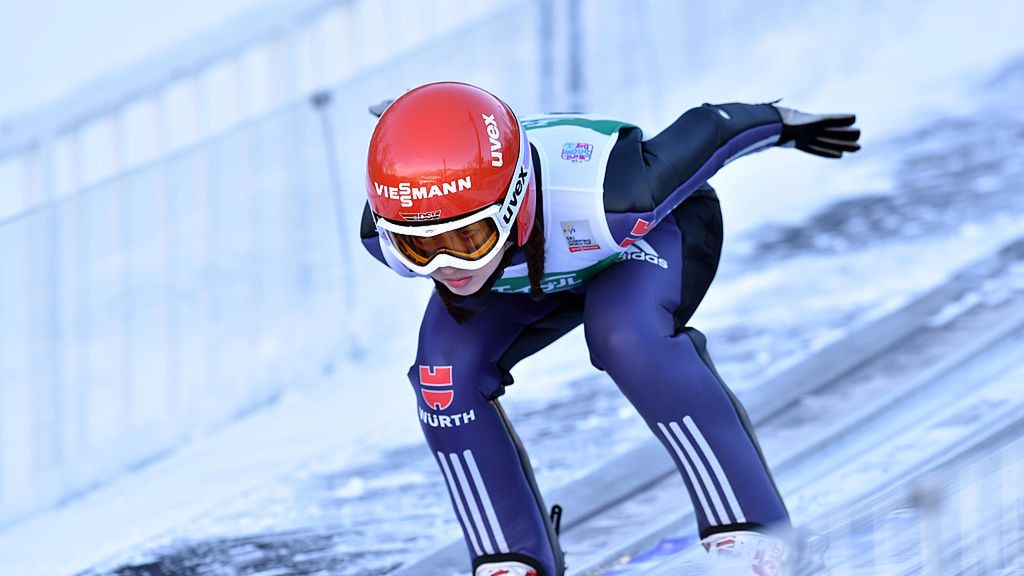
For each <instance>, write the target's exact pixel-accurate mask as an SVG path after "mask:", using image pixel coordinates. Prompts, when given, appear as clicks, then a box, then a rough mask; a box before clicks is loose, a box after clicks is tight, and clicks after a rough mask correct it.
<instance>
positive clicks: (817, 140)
mask: <svg viewBox="0 0 1024 576" xmlns="http://www.w3.org/2000/svg"><path fill="white" fill-rule="evenodd" d="M775 109H776V110H778V111H779V115H780V116H782V135H781V136H780V137H779V143H778V144H776V146H786V147H789V148H797V149H798V150H803V151H804V152H807V153H809V154H816V155H818V156H824V157H825V158H840V157H842V155H843V152H856V151H857V150H860V144H857V139H858V138H860V130H859V129H857V128H852V127H851V126H853V123H854V122H856V121H857V117H856V116H854V115H853V114H808V113H806V112H801V111H799V110H793V109H792V108H783V107H782V106H776V107H775Z"/></svg>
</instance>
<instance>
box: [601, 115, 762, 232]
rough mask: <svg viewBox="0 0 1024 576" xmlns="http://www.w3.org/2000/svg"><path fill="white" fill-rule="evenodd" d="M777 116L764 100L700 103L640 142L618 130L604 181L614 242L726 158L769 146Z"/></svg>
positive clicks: (633, 132)
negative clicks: (617, 137) (757, 102)
mask: <svg viewBox="0 0 1024 576" xmlns="http://www.w3.org/2000/svg"><path fill="white" fill-rule="evenodd" d="M781 132H782V119H781V118H780V116H779V113H778V111H777V110H776V109H775V107H774V106H772V105H770V104H736V103H734V104H716V105H712V104H704V105H703V106H701V107H699V108H694V109H691V110H689V111H687V112H686V113H685V114H683V115H682V116H680V117H679V119H677V120H676V121H675V122H673V123H672V124H671V125H670V126H669V127H668V128H666V129H665V130H663V131H662V132H661V133H660V134H658V135H657V136H655V137H654V138H651V139H649V140H643V134H642V133H641V132H640V130H639V129H638V128H634V127H631V128H624V129H623V130H622V131H621V132H620V134H619V139H618V141H617V142H616V143H615V147H614V148H613V149H612V152H611V154H610V156H609V159H608V170H607V172H606V173H605V179H604V188H605V192H604V200H605V211H606V214H607V218H608V227H609V228H610V229H611V232H612V236H613V237H614V238H615V241H616V242H619V246H622V247H626V246H629V245H630V244H632V243H633V242H635V241H636V240H638V239H640V238H642V237H643V236H644V235H645V234H646V233H647V232H648V231H649V230H650V229H652V228H653V227H654V226H656V225H657V224H658V222H660V221H661V220H662V219H663V218H665V216H667V215H668V214H669V213H671V212H672V210H674V209H675V208H676V206H679V204H681V203H682V202H683V200H685V199H686V198H688V197H689V196H690V195H691V194H693V193H694V192H695V191H696V190H698V189H699V188H700V187H701V186H703V185H704V184H705V182H707V180H708V179H709V178H711V177H712V176H714V174H715V173H716V172H718V171H719V170H720V169H721V168H722V167H723V166H725V165H726V164H728V163H729V162H731V161H733V160H735V159H737V158H739V157H741V156H745V155H747V154H751V153H753V152H757V151H759V150H763V149H765V148H769V147H771V146H774V145H775V144H776V143H778V141H779V135H780V134H781Z"/></svg>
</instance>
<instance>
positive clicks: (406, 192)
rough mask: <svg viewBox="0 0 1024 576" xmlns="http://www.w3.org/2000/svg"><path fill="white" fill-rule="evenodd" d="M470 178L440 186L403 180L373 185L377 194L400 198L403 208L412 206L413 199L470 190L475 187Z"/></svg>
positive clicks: (423, 198)
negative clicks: (392, 183)
mask: <svg viewBox="0 0 1024 576" xmlns="http://www.w3.org/2000/svg"><path fill="white" fill-rule="evenodd" d="M470 178H471V177H470V176H466V177H465V178H458V179H456V180H452V181H450V182H445V183H443V184H441V185H440V186H438V185H437V184H433V185H431V186H429V187H427V186H413V185H412V184H410V183H409V182H402V183H401V184H399V185H398V186H388V185H387V184H381V183H380V182H374V183H373V187H374V188H375V189H376V190H377V196H382V197H384V198H388V199H390V200H398V201H400V202H401V203H402V207H403V208H412V201H413V200H425V199H427V198H434V197H436V196H447V195H449V194H454V193H455V192H462V191H463V190H469V189H470V188H472V187H473V181H472V180H471V179H470Z"/></svg>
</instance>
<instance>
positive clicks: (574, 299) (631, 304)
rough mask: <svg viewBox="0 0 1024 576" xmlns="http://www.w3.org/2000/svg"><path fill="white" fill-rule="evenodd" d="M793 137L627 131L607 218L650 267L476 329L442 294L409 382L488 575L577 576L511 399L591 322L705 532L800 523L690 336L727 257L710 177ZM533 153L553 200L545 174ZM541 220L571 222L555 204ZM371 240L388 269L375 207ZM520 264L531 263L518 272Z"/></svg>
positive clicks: (702, 111)
mask: <svg viewBox="0 0 1024 576" xmlns="http://www.w3.org/2000/svg"><path fill="white" fill-rule="evenodd" d="M781 130H782V121H781V119H780V116H779V113H778V111H777V110H776V109H775V108H774V107H773V106H771V105H768V104H763V105H748V104H723V105H708V104H705V105H704V106H701V107H699V108H695V109H692V110H690V111H688V112H686V113H685V114H683V115H682V116H681V117H680V118H679V119H678V120H676V121H675V122H674V123H673V124H672V125H670V126H669V127H668V128H666V129H665V130H664V131H662V132H661V133H660V134H658V135H657V136H655V137H654V138H651V139H649V140H644V139H643V136H642V134H641V132H640V130H639V129H638V128H636V127H635V126H631V125H625V124H624V125H623V126H622V127H621V128H620V129H619V133H618V140H617V141H616V142H615V144H614V147H613V148H612V150H611V153H610V155H609V156H608V164H607V170H606V172H605V177H604V192H603V194H604V208H605V217H606V218H607V221H608V228H609V229H610V230H611V232H612V235H613V236H614V238H615V241H616V242H621V244H620V245H622V246H629V245H631V244H634V243H636V242H637V241H638V240H639V239H640V238H641V237H642V239H643V240H644V241H645V242H646V244H645V245H644V246H645V247H644V248H643V250H641V251H640V257H623V258H620V259H619V260H618V261H617V262H616V263H614V264H612V265H610V266H609V267H607V268H605V269H604V270H602V271H601V272H599V273H598V274H597V275H596V276H594V277H592V278H590V279H588V280H587V281H586V282H585V283H583V284H581V285H578V286H574V287H572V288H571V289H568V290H562V291H558V292H553V293H550V294H546V295H545V297H544V298H543V299H540V300H533V299H531V298H530V297H529V296H528V295H526V294H521V293H499V292H494V291H492V292H489V293H487V294H485V295H483V297H482V298H479V299H478V300H477V302H476V308H477V309H478V310H477V313H476V315H475V316H473V317H472V318H471V319H470V320H468V321H466V322H464V323H459V322H456V321H455V320H454V319H453V317H452V316H451V315H450V314H449V313H448V311H447V310H446V308H445V305H444V303H443V302H442V300H441V298H440V296H439V295H438V294H437V293H436V292H435V294H434V295H433V296H432V298H431V300H430V302H429V304H428V305H427V309H426V312H425V313H424V316H423V321H422V325H421V328H420V335H419V349H418V352H417V357H416V360H415V363H414V364H413V366H412V368H411V369H410V371H409V379H410V382H411V384H412V386H413V389H414V392H415V394H416V396H417V398H418V404H419V409H418V412H419V414H418V416H419V418H420V420H421V424H422V428H423V432H424V435H425V436H426V440H427V444H428V445H429V447H430V450H431V453H432V455H433V456H434V458H435V459H436V460H437V463H438V466H439V469H440V471H441V473H442V474H443V476H444V479H445V482H446V484H447V486H448V488H449V495H450V497H451V500H452V505H453V508H454V511H455V514H456V516H457V517H458V520H459V522H460V524H461V526H462V529H463V532H464V535H465V538H466V545H467V548H468V550H469V553H470V557H471V558H472V560H473V562H474V566H476V565H479V564H480V563H482V562H487V561H495V560H498V559H517V560H520V561H523V562H526V563H528V564H530V565H532V566H534V567H536V568H537V570H538V572H539V574H541V575H544V576H553V575H560V574H562V573H563V571H564V567H563V558H562V551H561V549H560V547H559V545H558V543H557V538H556V536H555V535H554V532H553V530H552V527H551V524H550V521H549V520H548V515H547V511H546V509H545V506H544V504H543V501H542V499H541V497H540V494H539V493H538V491H537V487H536V483H535V482H534V479H533V474H532V472H531V471H530V464H529V461H528V459H527V456H526V453H525V451H524V450H523V447H522V445H521V443H520V442H519V440H518V438H517V437H516V435H515V433H514V431H513V429H512V425H511V423H510V422H509V420H508V418H507V417H506V416H505V413H504V412H503V411H502V408H501V406H500V404H499V403H498V401H497V398H498V397H499V396H500V395H501V394H502V393H503V392H504V387H505V386H506V385H508V384H510V383H511V382H512V378H511V376H510V374H509V370H510V369H511V368H512V366H513V365H515V364H516V363H517V362H518V361H519V360H522V359H523V358H525V357H527V356H529V355H531V354H533V353H534V352H536V351H538V350H540V349H542V348H544V347H545V346H547V345H548V344H550V343H551V342H553V341H554V340H556V339H558V338H559V337H561V336H562V335H564V334H565V333H566V332H568V331H569V330H571V329H572V328H574V327H576V326H578V325H579V324H580V323H582V324H583V326H584V331H585V336H586V342H587V346H588V347H589V351H590V355H591V358H592V362H593V364H594V365H595V366H596V367H598V368H600V369H602V370H605V371H606V372H607V373H608V374H609V375H610V376H611V378H612V379H613V380H614V381H615V383H616V384H617V385H618V387H619V388H620V389H621V390H622V392H623V394H625V395H626V397H627V398H628V399H629V401H630V402H631V403H632V404H633V406H635V407H636V409H637V410H638V411H639V413H640V415H641V416H642V417H643V418H644V420H645V421H646V422H647V425H648V426H649V427H650V429H651V430H652V432H653V433H654V434H655V435H656V436H657V437H658V439H659V440H660V441H661V442H662V444H664V446H665V448H666V450H667V452H668V454H669V455H670V456H671V457H672V459H673V460H674V461H675V463H676V466H677V467H678V469H679V472H680V474H681V476H682V478H683V481H684V483H685V484H686V488H687V490H688V491H689V495H690V499H691V501H692V503H693V508H694V510H695V511H696V516H697V522H698V529H699V532H700V535H701V537H706V536H709V535H711V534H714V533H717V532H724V531H730V530H739V529H754V530H757V529H765V528H768V527H779V526H787V525H788V524H789V517H788V514H787V511H786V508H785V505H784V504H783V501H782V498H781V497H780V495H779V492H778V490H777V489H776V487H775V485H774V483H773V480H772V478H771V474H770V472H769V470H768V468H767V465H766V464H765V461H764V458H763V457H762V455H761V453H760V449H759V448H758V445H757V441H756V439H755V437H754V433H753V431H752V428H751V426H750V423H749V421H748V420H747V417H746V414H745V412H744V410H743V408H742V406H740V404H739V403H738V401H737V400H736V398H735V397H734V396H733V395H732V394H731V393H730V391H729V390H728V388H727V387H726V386H725V384H724V383H723V382H722V379H721V378H720V376H719V375H718V373H717V372H716V371H715V368H714V366H713V365H712V363H711V359H710V357H709V356H708V353H707V349H706V347H705V339H704V336H703V335H702V334H701V333H700V332H698V331H697V330H695V329H693V328H690V327H687V325H686V324H687V322H688V321H689V319H690V317H691V316H692V314H693V313H694V311H695V310H696V308H697V305H698V304H699V303H700V301H701V299H702V298H703V296H704V294H705V293H706V291H707V289H708V286H709V285H710V284H711V281H712V279H713V278H714V275H715V271H716V270H717V267H718V261H719V255H720V251H721V246H722V219H721V210H720V208H719V204H718V199H717V197H716V196H715V192H714V191H713V190H712V189H711V188H710V187H709V186H708V185H707V184H706V181H707V180H708V178H710V177H711V176H712V175H713V174H714V173H715V172H716V171H718V170H719V169H720V168H721V167H722V166H723V165H724V164H725V163H727V162H728V161H730V160H733V159H735V158H737V157H739V156H742V155H744V154H747V153H750V152H753V151H757V150H760V149H763V148H765V147H768V146H771V145H773V144H775V143H776V142H777V140H778V136H779V134H780V132H781ZM533 153H534V155H535V158H534V159H535V162H534V167H535V170H536V171H538V174H537V177H538V182H537V184H538V187H539V189H540V188H542V187H543V186H544V174H543V173H540V167H541V165H542V164H541V162H539V161H537V160H539V159H538V158H537V157H536V155H537V154H538V151H537V150H536V149H534V150H533ZM541 198H542V195H541V194H538V201H540V199H541ZM538 213H539V214H540V216H539V218H557V215H552V214H548V213H545V211H544V206H543V205H541V206H539V209H538ZM641 221H642V222H644V223H646V224H645V225H644V226H639V227H638V222H641ZM361 235H362V238H363V241H364V245H365V246H366V248H367V249H368V250H369V251H370V252H371V254H373V255H374V256H375V257H376V258H377V259H378V260H381V261H382V262H383V261H384V258H383V256H382V253H381V247H380V244H379V243H378V241H377V232H376V230H375V228H374V224H373V220H372V218H371V216H370V214H369V210H368V209H367V210H365V211H364V216H363V222H362V229H361ZM548 241H549V242H551V241H554V239H552V238H548ZM645 251H648V252H653V253H654V254H655V255H656V257H655V258H646V257H644V252H645ZM520 261H522V255H521V254H518V255H516V257H515V258H514V259H513V264H514V263H516V262H520ZM442 408H443V409H442Z"/></svg>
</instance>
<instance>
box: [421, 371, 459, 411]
mask: <svg viewBox="0 0 1024 576" xmlns="http://www.w3.org/2000/svg"><path fill="white" fill-rule="evenodd" d="M420 394H421V395H422V396H423V400H424V401H425V402H426V403H427V406H430V407H431V408H433V409H434V410H444V409H446V408H448V407H449V406H451V405H452V400H454V399H455V389H454V387H453V385H452V367H451V366H420Z"/></svg>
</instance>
